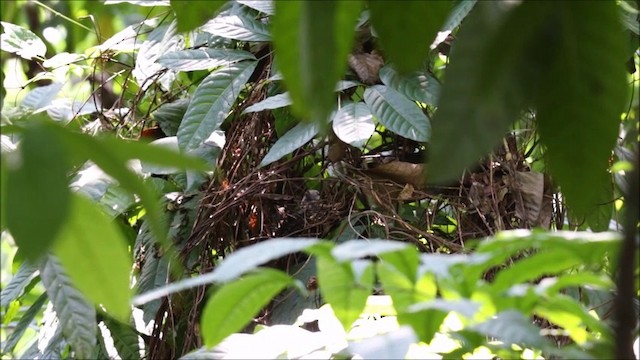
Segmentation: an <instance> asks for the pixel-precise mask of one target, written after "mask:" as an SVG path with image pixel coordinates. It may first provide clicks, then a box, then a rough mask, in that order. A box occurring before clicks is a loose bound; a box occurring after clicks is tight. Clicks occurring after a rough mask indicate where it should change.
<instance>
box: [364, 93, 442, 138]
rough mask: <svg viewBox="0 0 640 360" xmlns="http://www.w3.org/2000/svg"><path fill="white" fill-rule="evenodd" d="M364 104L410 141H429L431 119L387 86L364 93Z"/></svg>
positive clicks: (383, 121) (383, 123)
mask: <svg viewBox="0 0 640 360" xmlns="http://www.w3.org/2000/svg"><path fill="white" fill-rule="evenodd" d="M364 102H365V103H366V104H367V105H368V106H369V109H371V112H372V113H373V115H375V117H376V118H377V119H378V121H379V122H380V123H381V124H382V125H384V126H385V127H386V128H388V129H389V130H391V131H393V132H395V133H396V134H398V135H400V136H403V137H406V138H408V139H412V140H416V141H429V138H430V137H431V124H430V121H429V118H428V117H427V115H425V114H424V113H423V112H422V111H421V110H420V108H418V106H417V105H416V104H415V103H413V102H412V101H411V100H409V99H407V98H406V97H404V95H402V94H400V93H399V92H397V91H395V90H393V89H392V88H389V87H387V86H384V85H374V86H370V87H368V88H367V89H366V90H365V91H364Z"/></svg>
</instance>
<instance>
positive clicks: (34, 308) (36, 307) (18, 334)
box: [2, 293, 48, 354]
mask: <svg viewBox="0 0 640 360" xmlns="http://www.w3.org/2000/svg"><path fill="white" fill-rule="evenodd" d="M47 299H48V297H47V294H46V293H44V294H42V295H40V296H39V297H38V299H37V300H36V301H34V302H33V304H31V306H29V309H27V311H25V312H24V314H22V317H20V320H19V321H18V323H17V324H16V326H15V327H14V328H13V329H12V330H11V334H10V335H9V336H8V337H7V338H6V339H5V340H4V344H3V345H2V353H3V354H7V353H10V352H13V349H14V348H15V347H16V345H17V344H18V341H20V339H21V338H22V335H24V333H25V331H26V330H27V329H28V328H29V327H31V326H32V325H33V320H34V319H35V318H36V316H37V315H38V314H39V313H40V310H41V309H42V306H44V304H45V303H46V301H47Z"/></svg>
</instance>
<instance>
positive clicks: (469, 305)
mask: <svg viewBox="0 0 640 360" xmlns="http://www.w3.org/2000/svg"><path fill="white" fill-rule="evenodd" d="M429 309H436V310H440V311H442V312H445V313H449V312H451V311H455V312H457V313H458V314H460V315H462V316H464V317H466V318H468V319H472V318H473V316H474V315H475V314H476V312H478V310H480V304H478V303H477V302H475V301H471V300H464V299H463V300H441V299H435V300H431V301H426V302H420V303H415V304H412V305H410V306H409V307H408V308H407V311H408V312H411V313H418V312H422V311H424V310H429Z"/></svg>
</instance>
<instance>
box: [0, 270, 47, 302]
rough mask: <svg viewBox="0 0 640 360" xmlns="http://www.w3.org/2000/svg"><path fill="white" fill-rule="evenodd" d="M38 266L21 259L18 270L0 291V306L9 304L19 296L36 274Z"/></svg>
mask: <svg viewBox="0 0 640 360" xmlns="http://www.w3.org/2000/svg"><path fill="white" fill-rule="evenodd" d="M36 271H38V266H37V265H34V264H33V263H31V262H30V261H23V262H22V264H21V265H20V267H19V268H18V271H17V272H16V273H15V274H14V275H13V277H11V281H9V283H8V284H7V285H6V286H5V287H4V289H2V292H0V308H4V307H5V306H7V305H9V303H11V302H12V301H13V300H15V299H17V298H18V297H20V295H21V294H22V292H23V291H24V289H25V288H26V287H27V285H29V283H31V280H33V279H34V278H35V277H36V276H37V274H36Z"/></svg>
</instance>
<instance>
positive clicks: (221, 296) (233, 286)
mask: <svg viewBox="0 0 640 360" xmlns="http://www.w3.org/2000/svg"><path fill="white" fill-rule="evenodd" d="M291 283H292V280H291V278H290V277H289V276H288V275H287V274H285V273H283V272H282V271H279V270H275V269H260V270H259V271H258V272H256V273H254V274H250V275H247V276H246V277H244V278H242V279H238V280H236V281H234V282H232V283H229V284H226V285H224V286H222V287H221V288H220V289H219V290H218V291H216V292H215V293H214V294H213V296H212V297H211V298H210V299H209V301H207V304H206V305H205V307H204V310H203V312H202V318H201V320H200V326H201V329H202V338H203V339H204V342H205V344H206V345H207V346H208V347H213V346H215V345H217V344H218V343H220V341H222V340H224V338H226V337H227V336H228V335H231V334H232V333H234V332H237V331H239V330H241V329H242V328H243V327H244V326H246V325H247V323H248V322H249V321H251V319H253V317H254V316H255V315H256V314H257V313H258V311H260V309H262V308H263V307H264V306H265V305H267V304H268V303H269V301H271V299H272V298H273V297H274V296H275V295H277V294H278V293H279V292H280V291H282V290H283V289H284V288H285V287H287V286H288V285H290V284H291Z"/></svg>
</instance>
